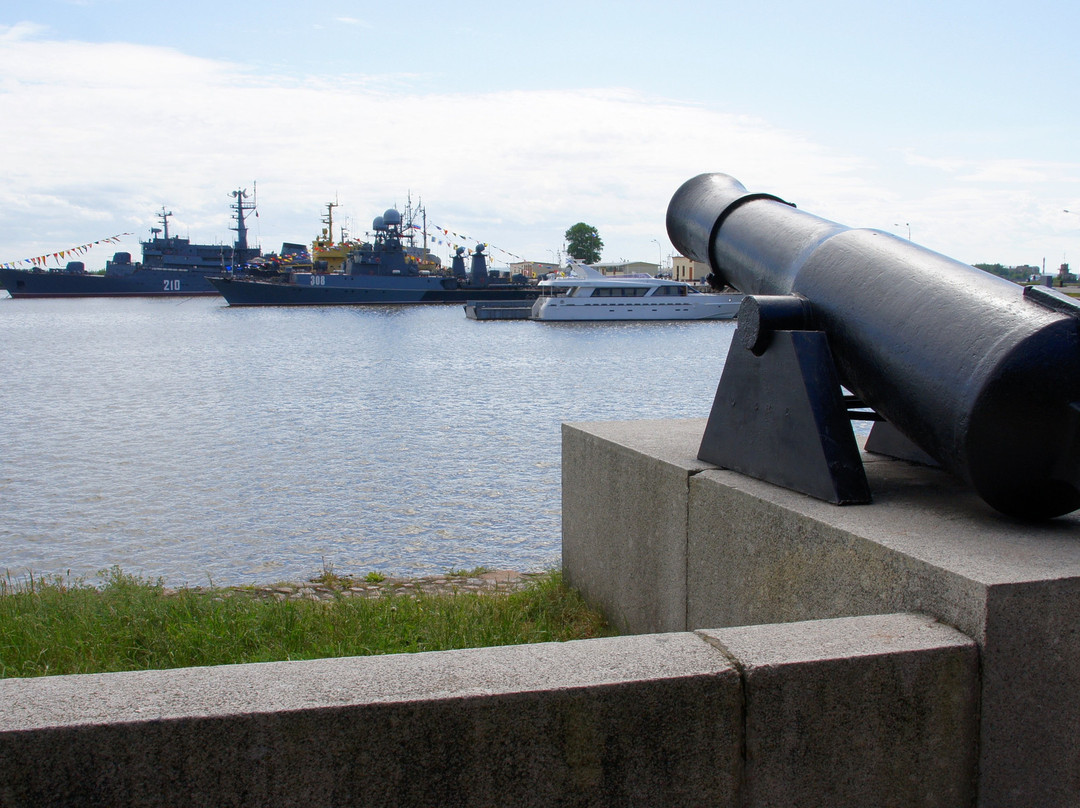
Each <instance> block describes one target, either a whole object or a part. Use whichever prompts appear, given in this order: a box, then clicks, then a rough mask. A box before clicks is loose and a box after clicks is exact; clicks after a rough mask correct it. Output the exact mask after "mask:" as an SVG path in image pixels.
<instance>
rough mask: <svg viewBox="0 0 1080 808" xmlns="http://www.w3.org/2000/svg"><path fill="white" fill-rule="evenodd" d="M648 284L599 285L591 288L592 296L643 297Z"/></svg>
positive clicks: (647, 289)
mask: <svg viewBox="0 0 1080 808" xmlns="http://www.w3.org/2000/svg"><path fill="white" fill-rule="evenodd" d="M648 291H649V287H648V286H618V287H611V286H601V287H598V288H596V289H594V290H593V293H592V296H593V297H644V296H645V295H646V293H647V292H648Z"/></svg>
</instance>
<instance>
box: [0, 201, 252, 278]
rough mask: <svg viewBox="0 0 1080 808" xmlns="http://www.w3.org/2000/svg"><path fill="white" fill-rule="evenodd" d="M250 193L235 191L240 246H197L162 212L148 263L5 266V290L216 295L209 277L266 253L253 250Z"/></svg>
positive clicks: (120, 260) (120, 256)
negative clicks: (100, 267) (92, 267)
mask: <svg viewBox="0 0 1080 808" xmlns="http://www.w3.org/2000/svg"><path fill="white" fill-rule="evenodd" d="M247 196H248V194H247V191H243V190H241V191H233V192H232V197H233V199H234V200H235V201H234V203H233V205H232V209H233V214H234V216H235V219H236V225H235V226H234V227H233V228H232V229H233V230H235V231H236V234H237V237H236V242H235V243H234V244H232V245H227V244H192V243H191V241H190V240H189V239H186V238H182V237H180V236H173V235H170V234H169V217H170V216H172V212H171V211H166V210H165V208H162V209H161V212H160V213H159V214H158V218H159V219H160V221H161V227H154V228H151V229H150V239H149V240H147V241H143V242H140V244H141V246H142V261H141V262H134V261H132V260H131V253H129V252H118V253H116V254H114V255H113V257H112V258H111V259H110V260H109V261H106V263H105V270H104V272H87V271H86V266H85V264H83V262H82V261H69V262H67V265H66V266H64V267H62V268H61V267H56V268H53V269H42V268H34V269H11V268H0V288H3V289H6V290H7V291H8V293H9V294H10V295H11V296H12V297H16V298H22V297H135V296H138V297H161V296H165V297H188V296H191V295H216V294H218V291H217V290H216V289H215V288H214V287H213V286H212V285H211V284H210V282H209V281H208V280H207V277H208V276H210V275H220V274H221V273H222V272H226V271H230V270H234V269H235V270H239V269H241V268H242V267H244V266H245V265H246V264H247V262H248V261H251V260H253V259H256V258H258V256H259V254H260V250H259V249H258V248H257V247H248V243H247V226H246V223H245V219H246V217H247V215H249V214H250V212H251V211H253V210H254V209H255V203H254V202H253V201H252V202H248V201H246V200H247Z"/></svg>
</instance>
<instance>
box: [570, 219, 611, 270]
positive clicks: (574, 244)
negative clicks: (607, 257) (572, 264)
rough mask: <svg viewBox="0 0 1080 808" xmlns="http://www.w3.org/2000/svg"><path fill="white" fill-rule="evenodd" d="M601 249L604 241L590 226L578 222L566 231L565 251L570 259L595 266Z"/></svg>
mask: <svg viewBox="0 0 1080 808" xmlns="http://www.w3.org/2000/svg"><path fill="white" fill-rule="evenodd" d="M602 249H604V241H603V239H601V238H600V233H599V232H597V230H596V228H595V227H593V226H592V225H591V224H585V222H578V223H577V224H575V225H574V226H573V227H571V228H570V229H569V230H567V231H566V251H567V252H568V253H570V256H571V257H572V258H576V259H577V260H579V261H584V262H585V263H586V264H595V263H596V262H597V261H599V260H600V251H601V250H602Z"/></svg>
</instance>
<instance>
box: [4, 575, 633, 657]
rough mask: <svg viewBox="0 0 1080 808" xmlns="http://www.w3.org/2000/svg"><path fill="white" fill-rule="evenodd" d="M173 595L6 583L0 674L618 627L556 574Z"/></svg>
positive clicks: (583, 633) (119, 578)
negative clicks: (261, 594)
mask: <svg viewBox="0 0 1080 808" xmlns="http://www.w3.org/2000/svg"><path fill="white" fill-rule="evenodd" d="M222 594H223V593H222V592H221V591H215V590H201V589H181V590H179V591H168V590H166V589H165V587H164V586H163V585H162V584H161V583H160V582H151V581H146V580H142V579H140V578H137V577H135V576H131V575H127V574H125V573H123V572H122V571H120V570H112V571H111V572H110V573H108V575H107V577H106V580H105V583H104V584H103V585H102V586H100V587H91V586H86V585H82V584H80V583H77V582H76V583H72V582H68V581H63V580H60V579H54V580H33V579H28V580H23V581H12V580H11V579H7V580H6V581H5V580H0V678H7V677H13V676H44V675H54V674H66V673H101V672H107V671H130V670H145V669H154V668H179V667H187V666H193V665H225V664H231V663H241V662H269V661H275V660H286V659H317V658H321V657H337V656H361V655H369V654H395V653H401V652H412V651H438V650H448V649H453V648H473V647H480V646H491V645H515V644H520V643H534V642H547V641H551V640H555V641H562V640H571V639H584V638H589V637H597V636H604V635H608V634H611V633H612V632H611V631H610V629H609V628H608V627H607V626H606V625H605V623H604V621H603V618H602V617H601V616H600V615H599V614H597V613H596V612H594V611H592V610H590V609H589V608H588V607H587V606H586V604H585V603H584V602H583V601H582V599H581V598H580V597H579V596H578V595H577V594H576V593H574V592H572V591H571V590H569V589H568V588H567V587H566V586H565V585H564V584H563V581H562V576H561V574H560V573H558V572H551V573H548V574H546V575H543V576H541V577H539V578H537V580H536V581H535V582H534V583H533V584H531V585H530V586H529V587H528V588H527V589H525V590H524V591H521V592H513V593H509V594H500V595H491V594H456V595H424V594H419V595H417V596H415V597H389V596H387V597H380V598H373V599H367V598H349V597H337V598H334V599H332V600H329V601H324V602H312V601H293V600H287V601H267V600H259V599H256V598H245V597H223V596H222Z"/></svg>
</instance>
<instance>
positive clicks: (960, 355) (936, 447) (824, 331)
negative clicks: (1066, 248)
mask: <svg viewBox="0 0 1080 808" xmlns="http://www.w3.org/2000/svg"><path fill="white" fill-rule="evenodd" d="M667 229H668V235H669V237H670V238H671V242H672V244H674V245H675V247H676V249H678V250H679V251H680V252H681V253H682V254H683V255H686V256H687V257H690V258H693V259H694V260H697V261H702V262H705V263H708V264H709V266H710V267H711V269H712V272H713V274H714V275H715V276H716V278H717V279H718V280H719V281H722V282H724V283H727V284H729V285H731V286H733V287H734V288H736V289H738V290H739V291H740V292H743V293H744V294H745V295H747V297H746V298H745V299H744V301H743V304H742V308H741V309H740V310H739V319H738V327H737V329H736V332H735V336H734V338H733V339H732V347H731V350H730V351H729V353H728V357H727V360H726V362H725V365H724V370H723V373H722V375H721V379H720V383H719V385H718V386H717V391H716V398H715V400H714V401H713V406H712V410H711V412H710V415H709V419H708V423H707V425H706V428H705V434H704V436H703V438H702V441H701V446H700V448H699V452H698V457H699V458H700V459H702V460H705V461H707V462H710V463H715V464H716V465H718V466H721V467H723V468H728V469H733V470H735V471H740V472H742V473H745V474H747V475H750V476H752V477H757V478H759V479H763V480H766V481H768V482H772V483H776V484H778V485H782V486H785V487H788V488H791V489H794V490H797V491H801V492H803V493H806V494H809V495H811V496H814V497H817V498H819V499H823V500H826V501H829V502H835V503H838V504H846V503H865V502H869V501H870V489H869V486H868V484H867V481H866V475H865V472H864V470H863V465H862V459H861V456H860V453H859V448H858V445H857V443H856V440H855V435H854V431H853V430H852V428H851V419H852V418H869V419H872V420H875V421H876V423H875V424H874V427H873V429H872V430H871V432H870V436H869V437H868V439H867V443H866V450H867V451H869V452H876V453H879V454H886V455H891V456H894V457H900V458H903V459H907V460H915V461H918V462H924V463H934V464H937V465H940V466H941V467H942V468H943V469H945V470H946V471H948V472H950V473H952V474H954V475H955V476H957V477H959V478H960V479H961V480H963V481H964V482H965V483H966V484H967V485H969V486H970V487H971V488H973V489H974V490H975V492H976V493H977V494H978V495H979V496H980V497H982V499H983V500H984V501H985V502H987V503H988V504H989V505H991V506H992V507H994V508H995V509H997V510H998V511H1001V512H1002V513H1004V514H1007V515H1010V516H1014V517H1019V518H1022V519H1047V518H1051V517H1055V516H1060V515H1062V514H1066V513H1069V512H1071V511H1074V510H1076V509H1077V508H1080V303H1078V302H1077V301H1075V300H1073V299H1072V298H1070V297H1068V296H1066V295H1064V294H1062V293H1060V292H1058V291H1056V290H1053V289H1049V288H1045V287H1028V288H1022V287H1020V286H1018V285H1016V284H1013V283H1011V282H1010V281H1006V280H1004V279H1002V278H998V277H996V276H994V275H991V274H989V273H986V272H982V271H981V270H978V269H976V268H974V267H972V266H969V265H967V264H963V263H961V262H959V261H955V260H953V259H951V258H948V257H946V256H944V255H941V254H939V253H935V252H933V251H931V250H928V249H926V248H923V247H920V246H918V245H916V244H913V243H912V242H910V241H908V240H906V239H901V238H897V237H896V236H893V235H891V234H889V233H885V232H882V231H879V230H868V229H853V228H849V227H845V226H843V225H840V224H836V223H835V222H830V221H828V220H826V219H822V218H819V217H817V216H814V215H812V214H810V213H806V212H805V211H801V210H799V209H798V208H796V207H795V206H794V205H791V204H789V203H787V202H784V201H783V200H781V199H779V198H778V197H775V196H772V195H770V194H760V193H754V194H752V193H749V192H747V190H746V188H745V187H743V185H742V184H740V183H739V182H738V181H737V180H735V179H734V178H732V177H729V176H727V175H726V174H702V175H700V176H697V177H694V178H693V179H691V180H688V181H687V182H686V183H684V184H683V186H682V187H681V188H679V190H678V191H677V192H676V193H675V196H674V197H673V198H672V200H671V203H670V204H669V206H668V211H667ZM845 390H846V391H849V392H848V393H845Z"/></svg>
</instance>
